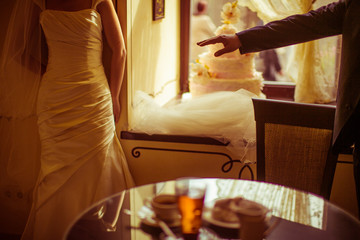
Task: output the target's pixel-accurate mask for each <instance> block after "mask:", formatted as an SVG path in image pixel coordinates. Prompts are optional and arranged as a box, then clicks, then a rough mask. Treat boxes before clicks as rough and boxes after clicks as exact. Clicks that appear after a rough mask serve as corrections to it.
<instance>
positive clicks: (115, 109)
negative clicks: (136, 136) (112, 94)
mask: <svg viewBox="0 0 360 240" xmlns="http://www.w3.org/2000/svg"><path fill="white" fill-rule="evenodd" d="M113 112H114V120H115V123H117V122H118V121H119V119H120V112H121V109H120V101H119V99H114V98H113Z"/></svg>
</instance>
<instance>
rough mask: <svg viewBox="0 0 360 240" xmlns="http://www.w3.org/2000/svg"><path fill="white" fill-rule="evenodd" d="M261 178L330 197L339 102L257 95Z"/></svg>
mask: <svg viewBox="0 0 360 240" xmlns="http://www.w3.org/2000/svg"><path fill="white" fill-rule="evenodd" d="M253 104H254V112H255V121H256V147H257V149H256V153H257V157H256V158H257V179H258V180H259V181H266V182H271V183H276V184H280V185H285V186H288V187H292V188H296V189H300V190H303V191H307V192H311V193H315V194H317V195H321V196H323V197H324V198H326V199H329V198H330V193H331V187H332V182H333V178H334V173H335V167H336V161H337V155H335V154H333V152H332V131H333V125H334V117H335V106H331V105H324V104H307V103H296V102H290V101H281V100H271V99H258V98H253Z"/></svg>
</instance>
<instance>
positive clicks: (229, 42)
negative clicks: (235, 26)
mask: <svg viewBox="0 0 360 240" xmlns="http://www.w3.org/2000/svg"><path fill="white" fill-rule="evenodd" d="M215 43H222V44H223V45H224V48H222V49H220V50H219V51H217V52H215V53H214V55H215V57H218V56H221V55H223V54H224V53H229V52H233V51H235V50H237V49H239V48H240V47H241V42H240V40H239V38H238V37H237V36H236V34H231V35H219V36H216V37H212V38H209V39H206V40H203V41H201V42H198V43H197V45H199V46H200V47H203V46H206V45H209V44H215Z"/></svg>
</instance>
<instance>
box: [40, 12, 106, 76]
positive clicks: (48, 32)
mask: <svg viewBox="0 0 360 240" xmlns="http://www.w3.org/2000/svg"><path fill="white" fill-rule="evenodd" d="M40 23H41V25H42V28H43V31H44V33H45V37H46V42H47V45H48V49H49V58H48V66H47V72H49V71H52V70H55V69H56V70H58V69H61V72H62V73H63V74H71V73H74V72H78V71H82V70H85V69H89V68H93V67H97V66H99V65H101V64H102V47H103V46H102V44H103V43H102V23H101V16H100V14H99V13H98V12H97V11H96V10H95V9H84V10H80V11H74V12H69V11H58V10H50V9H47V10H44V11H43V12H42V13H41V15H40ZM56 74H59V73H56Z"/></svg>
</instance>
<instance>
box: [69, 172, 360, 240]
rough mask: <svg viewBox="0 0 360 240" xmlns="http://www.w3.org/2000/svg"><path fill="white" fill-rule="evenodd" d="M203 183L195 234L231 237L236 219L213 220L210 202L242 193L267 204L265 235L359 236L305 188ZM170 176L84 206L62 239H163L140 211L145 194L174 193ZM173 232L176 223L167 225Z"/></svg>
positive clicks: (342, 215) (357, 225)
mask: <svg viewBox="0 0 360 240" xmlns="http://www.w3.org/2000/svg"><path fill="white" fill-rule="evenodd" d="M194 181H203V182H205V183H206V185H207V189H206V196H205V211H204V213H203V223H202V229H201V234H200V237H199V239H229V238H231V239H236V238H238V236H239V227H240V224H238V223H237V222H231V223H229V222H223V221H217V220H216V219H214V218H213V217H212V215H211V211H212V209H213V206H214V203H216V201H218V200H220V199H224V198H231V199H233V198H237V197H242V198H244V199H247V200H252V201H255V202H256V203H259V204H261V205H263V206H265V207H266V208H268V209H274V210H275V211H273V213H272V214H273V216H274V219H275V220H278V222H279V223H278V224H277V225H276V227H275V228H274V229H273V231H271V233H270V234H269V235H268V236H267V237H266V239H277V240H281V239H292V240H296V239H307V240H309V239H360V222H359V221H358V220H357V219H355V218H354V217H353V216H352V215H350V214H348V213H347V212H345V211H343V210H342V209H340V208H338V207H336V206H335V205H333V204H331V203H329V202H328V201H326V200H324V199H322V198H321V197H318V196H315V195H313V194H309V193H306V192H301V191H297V190H294V189H290V188H286V187H283V186H279V185H274V184H269V183H263V182H256V181H248V180H238V179H216V178H211V179H196V180H194ZM174 193H175V181H167V182H161V183H156V184H149V185H144V186H140V187H136V188H132V189H129V190H127V191H123V192H120V193H118V194H116V195H114V196H112V197H110V198H108V199H104V201H102V202H100V203H99V204H97V205H96V206H94V207H93V208H91V209H89V210H88V211H87V212H85V213H84V214H83V215H82V216H79V219H78V220H77V221H76V222H75V223H74V224H73V226H71V227H70V229H69V231H68V233H66V235H65V239H67V240H72V239H85V240H86V239H102V240H108V239H109V240H110V239H117V240H119V239H126V240H143V239H144V240H146V239H164V238H163V237H164V236H165V234H164V233H163V232H164V231H163V230H162V228H161V227H160V226H159V224H158V222H157V221H156V219H155V220H154V218H153V217H152V214H153V213H152V211H151V210H150V211H148V213H146V212H144V201H145V199H149V198H152V197H154V196H156V195H159V194H174ZM169 227H170V229H171V230H172V231H173V232H174V233H175V234H177V235H179V234H180V232H181V227H180V226H178V224H175V225H173V226H171V225H170V226H169Z"/></svg>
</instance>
